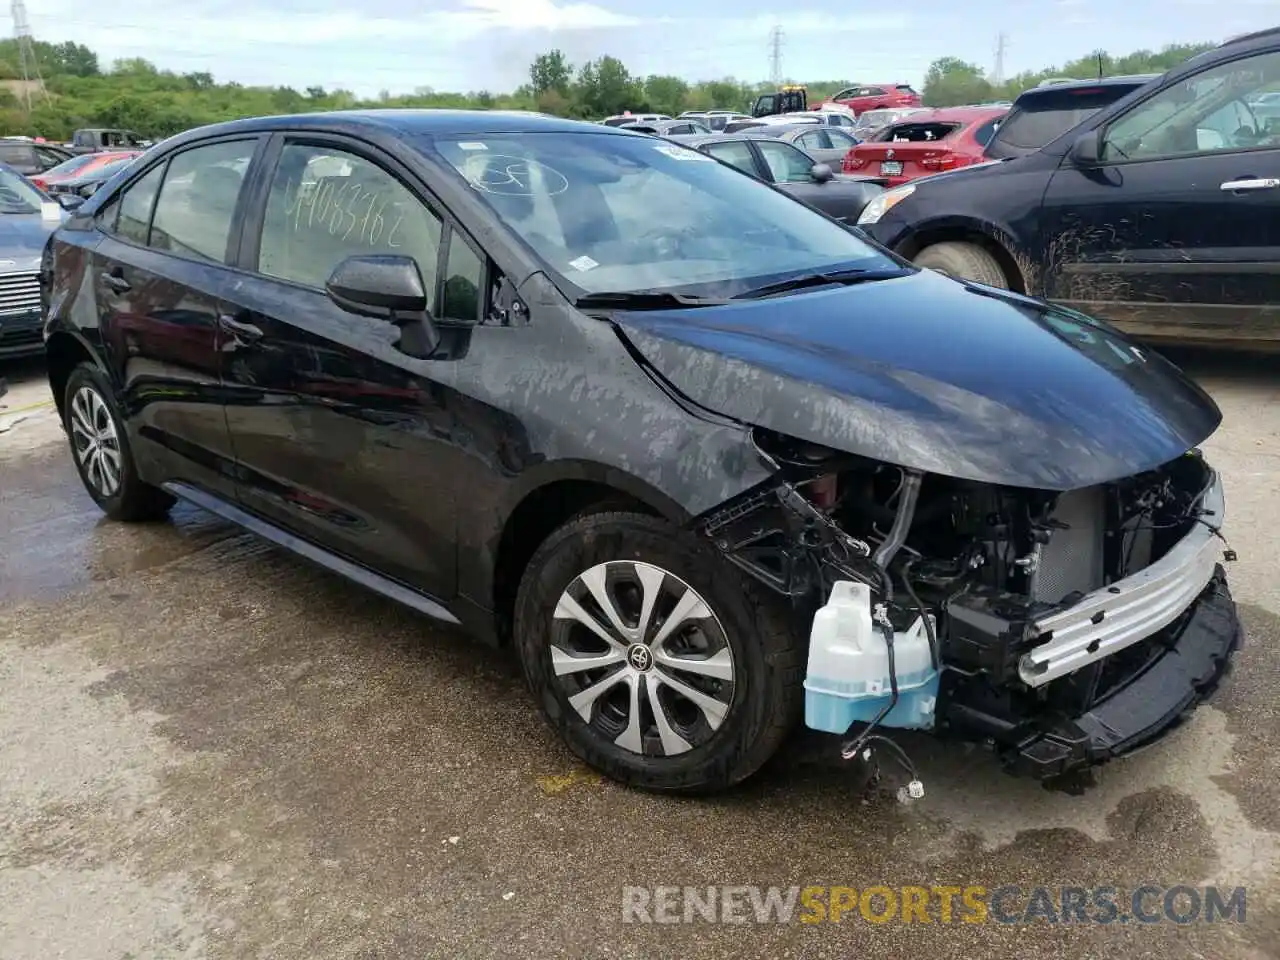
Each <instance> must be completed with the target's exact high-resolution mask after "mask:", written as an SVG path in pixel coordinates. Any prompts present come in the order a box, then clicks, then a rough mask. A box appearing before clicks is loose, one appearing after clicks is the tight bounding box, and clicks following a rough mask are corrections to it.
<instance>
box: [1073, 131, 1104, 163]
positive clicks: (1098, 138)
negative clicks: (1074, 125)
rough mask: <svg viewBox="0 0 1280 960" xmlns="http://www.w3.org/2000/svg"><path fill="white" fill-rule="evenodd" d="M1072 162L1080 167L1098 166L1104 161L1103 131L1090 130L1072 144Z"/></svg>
mask: <svg viewBox="0 0 1280 960" xmlns="http://www.w3.org/2000/svg"><path fill="white" fill-rule="evenodd" d="M1071 162H1072V163H1074V164H1075V165H1076V166H1078V167H1096V166H1097V165H1098V164H1099V163H1101V162H1102V131H1101V130H1090V131H1089V132H1088V133H1083V134H1081V135H1080V137H1079V139H1077V140H1076V142H1075V143H1073V144H1072V145H1071Z"/></svg>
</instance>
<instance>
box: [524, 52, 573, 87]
mask: <svg viewBox="0 0 1280 960" xmlns="http://www.w3.org/2000/svg"><path fill="white" fill-rule="evenodd" d="M572 83H573V67H572V66H571V65H570V64H569V61H568V59H567V58H566V57H565V55H564V52H563V51H561V50H558V49H557V50H550V51H548V52H547V53H544V54H540V55H539V56H537V57H534V59H533V63H532V64H531V65H530V66H529V86H530V87H531V88H532V91H533V94H534V96H539V95H541V94H544V93H546V92H547V91H548V90H554V91H555V92H556V93H558V94H560V96H562V97H568V96H569V88H570V86H571V85H572Z"/></svg>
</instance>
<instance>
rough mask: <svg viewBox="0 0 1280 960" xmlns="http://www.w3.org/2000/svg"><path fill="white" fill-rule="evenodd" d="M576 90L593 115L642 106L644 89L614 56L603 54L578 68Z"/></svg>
mask: <svg viewBox="0 0 1280 960" xmlns="http://www.w3.org/2000/svg"><path fill="white" fill-rule="evenodd" d="M577 94H578V97H579V99H580V100H581V101H582V104H583V106H585V107H586V108H587V109H588V110H589V111H590V112H591V115H592V116H608V115H610V114H615V113H622V112H623V111H624V110H636V111H641V110H644V109H645V108H646V106H647V104H646V103H645V101H644V92H643V90H642V89H641V86H640V84H639V83H637V82H636V81H635V79H634V78H633V77H632V76H631V74H630V73H628V72H627V68H626V66H624V65H623V63H622V61H621V60H619V59H618V58H617V57H609V56H604V57H601V58H600V59H598V60H592V61H591V62H590V63H587V64H584V65H583V67H582V69H581V70H579V71H578V83H577Z"/></svg>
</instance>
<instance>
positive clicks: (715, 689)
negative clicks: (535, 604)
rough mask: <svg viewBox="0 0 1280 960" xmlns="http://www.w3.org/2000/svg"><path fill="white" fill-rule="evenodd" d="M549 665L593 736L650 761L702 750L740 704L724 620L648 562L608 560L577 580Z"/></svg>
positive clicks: (567, 595)
mask: <svg viewBox="0 0 1280 960" xmlns="http://www.w3.org/2000/svg"><path fill="white" fill-rule="evenodd" d="M551 665H552V669H553V672H554V673H555V676H556V678H557V680H558V682H559V683H560V686H561V690H562V691H563V692H564V694H565V696H566V698H567V699H568V701H569V705H570V706H571V707H572V708H573V709H574V710H575V711H576V712H577V714H578V716H580V717H581V718H582V719H583V721H584V722H586V723H587V725H588V726H589V727H591V728H592V730H594V731H595V732H596V733H597V734H599V735H600V736H603V737H605V738H607V739H608V740H610V741H612V742H613V743H614V744H615V745H617V746H618V747H621V748H622V749H624V750H627V751H630V752H632V753H636V754H641V755H643V756H653V757H663V756H673V755H675V754H680V753H685V752H687V751H689V750H692V749H694V748H696V747H699V746H701V745H703V744H704V743H706V742H707V741H708V740H710V739H711V738H712V737H713V736H714V735H715V733H716V731H717V730H719V729H720V727H721V725H722V724H723V723H724V721H725V718H726V717H727V716H728V713H729V709H730V706H731V705H732V703H733V693H734V681H735V665H734V658H733V651H732V649H731V648H730V646H729V641H728V637H727V636H726V634H725V631H724V628H723V627H722V626H721V624H720V620H719V618H717V617H716V615H715V614H714V613H713V612H712V610H711V608H710V606H708V605H707V603H706V601H705V600H703V599H702V597H701V596H700V595H699V594H698V592H697V591H696V590H694V589H693V588H692V587H691V586H689V584H687V583H686V582H685V581H684V580H682V579H680V578H679V577H678V576H676V575H675V574H673V573H671V572H669V571H667V570H664V569H662V568H661V567H657V566H654V565H653V564H649V563H642V562H639V561H630V560H618V561H609V562H607V563H601V564H597V565H596V566H594V567H592V568H591V569H589V570H587V571H585V572H584V573H582V574H580V575H579V576H577V577H576V578H574V580H573V581H572V582H571V583H570V584H569V586H568V587H567V588H566V589H565V591H564V593H563V594H561V596H560V600H559V602H558V603H557V604H556V609H555V613H554V615H553V624H552V631H551Z"/></svg>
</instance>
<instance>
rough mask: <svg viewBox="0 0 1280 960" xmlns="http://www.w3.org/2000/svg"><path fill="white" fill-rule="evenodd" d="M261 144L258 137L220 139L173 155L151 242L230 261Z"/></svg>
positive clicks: (159, 247) (158, 202)
mask: <svg viewBox="0 0 1280 960" xmlns="http://www.w3.org/2000/svg"><path fill="white" fill-rule="evenodd" d="M256 146H257V141H255V140H234V141H231V142H229V143H214V144H210V145H209V146H207V147H196V148H195V149H193V150H185V151H183V152H182V153H180V154H178V155H177V156H175V157H174V158H173V159H172V160H170V161H169V170H168V173H166V174H165V178H164V185H163V186H161V188H160V197H159V199H158V200H157V201H156V212H155V217H154V219H153V220H152V225H151V242H150V245H151V246H153V247H155V248H156V249H157V250H168V251H170V252H172V253H178V254H182V255H184V256H194V257H202V258H204V259H206V260H214V261H216V262H218V263H224V262H225V261H226V256H227V240H228V238H229V237H230V236H231V224H232V220H233V219H234V216H235V209H236V201H237V200H239V198H240V186H241V184H242V183H243V182H244V175H245V171H246V170H247V169H248V168H249V160H250V159H251V158H252V157H253V151H254V148H255V147H256Z"/></svg>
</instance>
